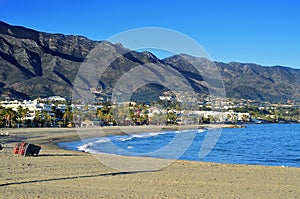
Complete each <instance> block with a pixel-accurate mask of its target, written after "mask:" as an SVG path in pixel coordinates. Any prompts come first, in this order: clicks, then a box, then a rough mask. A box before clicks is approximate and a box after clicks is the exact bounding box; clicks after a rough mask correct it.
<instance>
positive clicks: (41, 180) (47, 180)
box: [0, 170, 159, 187]
mask: <svg viewBox="0 0 300 199" xmlns="http://www.w3.org/2000/svg"><path fill="white" fill-rule="evenodd" d="M158 171H159V170H148V171H128V172H113V173H101V174H94V175H83V176H70V177H63V178H48V179H40V180H28V181H20V182H8V183H3V184H0V187H4V186H10V185H22V184H31V183H39V182H51V181H60V180H73V179H84V178H95V177H101V176H118V175H131V174H137V173H147V172H158Z"/></svg>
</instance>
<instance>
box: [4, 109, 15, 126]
mask: <svg viewBox="0 0 300 199" xmlns="http://www.w3.org/2000/svg"><path fill="white" fill-rule="evenodd" d="M2 114H3V118H4V119H5V126H6V127H7V128H10V127H13V126H14V123H15V122H16V115H17V114H16V112H15V111H14V110H12V109H11V108H7V109H4V110H3V111H2Z"/></svg>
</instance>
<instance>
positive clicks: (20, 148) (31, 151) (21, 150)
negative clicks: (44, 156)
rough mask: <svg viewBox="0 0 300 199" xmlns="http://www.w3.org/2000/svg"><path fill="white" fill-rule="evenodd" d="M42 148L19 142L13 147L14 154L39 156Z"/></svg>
mask: <svg viewBox="0 0 300 199" xmlns="http://www.w3.org/2000/svg"><path fill="white" fill-rule="evenodd" d="M40 150H41V147H40V146H37V145H34V144H31V143H27V142H19V143H16V144H15V147H14V149H13V154H18V155H23V156H37V155H38V154H39V152H40Z"/></svg>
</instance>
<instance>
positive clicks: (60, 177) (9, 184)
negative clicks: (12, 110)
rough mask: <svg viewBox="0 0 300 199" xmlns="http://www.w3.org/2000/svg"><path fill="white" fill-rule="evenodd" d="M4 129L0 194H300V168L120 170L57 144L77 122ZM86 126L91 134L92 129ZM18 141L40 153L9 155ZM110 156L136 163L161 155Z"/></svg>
mask: <svg viewBox="0 0 300 199" xmlns="http://www.w3.org/2000/svg"><path fill="white" fill-rule="evenodd" d="M149 128H153V127H130V128H127V129H126V132H127V133H129V132H132V133H136V132H143V131H147V130H149ZM3 131H4V132H6V131H8V132H9V136H6V135H3V136H0V143H1V144H2V145H3V147H4V148H3V149H2V150H0V193H1V194H0V198H300V168H290V167H271V166H254V165H229V164H217V163H203V162H192V161H174V162H173V163H171V164H170V165H169V166H167V167H164V168H161V169H157V170H148V171H142V170H136V171H135V170H131V171H128V172H124V171H122V172H120V171H117V170H114V169H112V168H110V167H107V166H105V165H104V164H103V163H101V162H100V161H99V160H98V159H97V158H95V156H94V155H92V154H88V153H84V152H77V151H67V150H63V149H60V148H59V147H57V146H56V144H55V143H57V142H61V141H68V140H78V139H80V138H79V136H78V133H77V131H76V129H75V128H71V129H69V128H45V129H9V130H3ZM84 131H85V130H84V129H82V132H84ZM86 132H87V133H86V137H89V136H90V135H89V132H90V129H86ZM109 133H119V129H118V128H105V130H104V131H103V134H109ZM83 134H84V133H83ZM17 141H28V142H31V143H33V144H37V145H40V146H41V147H42V150H41V152H40V155H39V156H37V157H24V156H18V155H13V154H12V150H13V146H14V143H15V142H17ZM101 156H102V158H111V156H109V155H101ZM114 158H116V159H120V160H122V161H125V162H131V161H133V160H134V161H138V162H140V164H156V163H157V164H160V163H161V162H162V161H165V160H162V159H155V158H137V157H122V156H115V157H114Z"/></svg>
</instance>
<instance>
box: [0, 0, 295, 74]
mask: <svg viewBox="0 0 300 199" xmlns="http://www.w3.org/2000/svg"><path fill="white" fill-rule="evenodd" d="M299 10H300V1H297V0H236V1H233V0H226V1H217V0H205V1H204V0H203V1H202V0H198V1H197V0H195V1H188V0H186V1H176V0H151V1H150V0H95V1H89V0H81V1H79V0H29V1H24V0H0V20H2V21H4V22H7V23H10V24H13V25H21V26H25V27H29V28H33V29H36V30H40V31H44V32H50V33H63V34H73V35H83V36H86V37H88V38H90V39H93V40H104V39H106V38H108V37H110V36H112V35H114V34H117V33H120V32H122V31H125V30H129V29H132V28H141V27H149V26H150V27H162V28H169V29H172V30H176V31H179V32H181V33H183V34H186V35H188V36H190V37H191V38H193V39H195V40H196V41H197V42H198V43H200V44H201V45H202V46H203V47H204V48H205V49H206V51H207V52H208V53H209V55H210V56H211V57H212V58H213V59H214V60H216V61H223V62H231V61H239V62H247V63H249V62H251V63H258V64H262V65H267V66H272V65H283V66H289V67H293V68H299V69H300V11H299Z"/></svg>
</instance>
